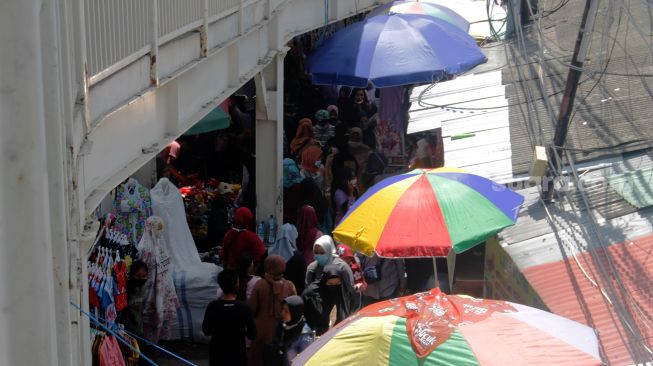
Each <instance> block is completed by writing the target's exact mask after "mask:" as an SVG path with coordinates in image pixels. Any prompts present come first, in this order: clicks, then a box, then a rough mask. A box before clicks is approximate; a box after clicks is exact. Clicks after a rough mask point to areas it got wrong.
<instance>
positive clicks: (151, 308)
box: [138, 216, 180, 343]
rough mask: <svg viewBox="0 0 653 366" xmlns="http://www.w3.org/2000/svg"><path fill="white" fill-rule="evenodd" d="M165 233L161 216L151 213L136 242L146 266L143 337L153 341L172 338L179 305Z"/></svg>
mask: <svg viewBox="0 0 653 366" xmlns="http://www.w3.org/2000/svg"><path fill="white" fill-rule="evenodd" d="M164 232H165V224H164V222H163V219H161V218H160V217H157V216H151V217H149V218H148V219H147V220H146V222H145V232H144V233H143V237H142V238H141V241H140V243H139V244H138V251H139V255H140V257H141V258H142V260H143V262H145V264H146V265H147V267H148V279H147V282H146V283H145V285H144V296H143V314H142V319H143V332H144V334H145V338H147V339H149V340H150V341H152V342H154V343H157V342H158V341H159V340H160V339H172V338H174V336H173V329H174V327H175V325H176V322H177V308H179V306H180V305H179V300H178V299H177V293H176V292H175V287H174V284H173V280H172V268H171V264H172V263H171V260H170V257H169V256H168V254H167V252H166V247H167V245H166V244H165V235H164Z"/></svg>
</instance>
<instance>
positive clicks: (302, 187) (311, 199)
mask: <svg viewBox="0 0 653 366" xmlns="http://www.w3.org/2000/svg"><path fill="white" fill-rule="evenodd" d="M306 205H309V206H311V207H313V208H314V209H315V214H316V215H317V228H318V229H319V230H320V231H321V232H323V233H330V232H331V231H333V216H332V215H331V213H330V212H329V202H328V201H327V200H326V198H324V191H323V190H322V189H320V187H318V185H317V184H316V183H315V181H314V180H313V179H312V178H306V179H304V180H302V182H301V183H300V184H299V206H300V207H303V206H306ZM317 238H318V237H315V239H317ZM314 242H315V240H313V241H312V242H311V243H310V245H309V246H310V247H311V248H312V246H313V243H314ZM312 261H313V259H311V260H310V261H309V262H307V263H310V262H312Z"/></svg>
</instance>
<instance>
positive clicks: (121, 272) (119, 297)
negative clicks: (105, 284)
mask: <svg viewBox="0 0 653 366" xmlns="http://www.w3.org/2000/svg"><path fill="white" fill-rule="evenodd" d="M113 274H114V276H115V277H116V279H115V284H116V286H115V287H116V291H115V293H114V294H113V295H114V298H115V301H116V311H119V312H120V311H122V310H123V309H124V308H126V307H127V263H125V261H120V262H117V263H116V264H114V265H113Z"/></svg>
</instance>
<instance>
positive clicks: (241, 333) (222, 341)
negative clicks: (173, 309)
mask: <svg viewBox="0 0 653 366" xmlns="http://www.w3.org/2000/svg"><path fill="white" fill-rule="evenodd" d="M218 284H219V285H220V288H221V289H222V292H223V293H224V295H223V296H222V298H220V299H218V300H216V301H212V302H211V303H210V304H209V305H208V306H207V307H206V313H205V314H204V321H203V322H202V331H203V332H204V334H206V335H207V336H210V337H211V344H210V350H209V360H210V361H209V363H210V365H211V366H216V365H230V366H232V365H233V366H240V365H246V364H247V358H246V353H245V351H246V350H245V337H247V338H249V339H251V340H253V339H254V338H256V325H254V318H253V317H252V313H251V311H250V310H249V307H248V306H247V303H245V302H243V301H240V300H236V293H237V289H238V274H237V273H236V272H235V271H233V270H228V269H226V270H224V271H222V272H220V274H219V275H218Z"/></svg>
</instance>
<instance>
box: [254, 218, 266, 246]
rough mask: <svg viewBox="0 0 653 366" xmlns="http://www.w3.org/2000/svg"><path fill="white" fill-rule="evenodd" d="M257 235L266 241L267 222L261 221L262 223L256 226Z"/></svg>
mask: <svg viewBox="0 0 653 366" xmlns="http://www.w3.org/2000/svg"><path fill="white" fill-rule="evenodd" d="M256 235H258V237H259V238H260V239H261V241H263V242H265V222H263V221H261V223H260V224H258V225H257V226H256Z"/></svg>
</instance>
